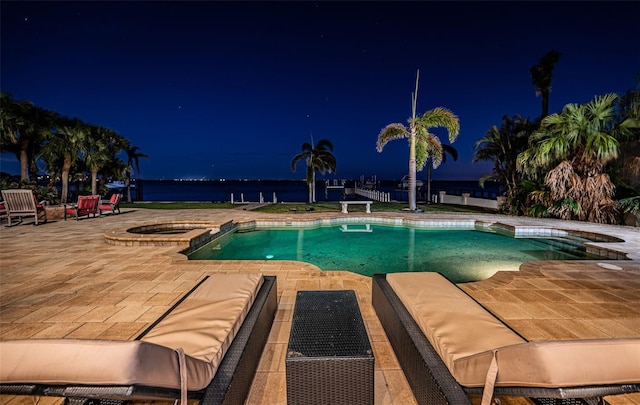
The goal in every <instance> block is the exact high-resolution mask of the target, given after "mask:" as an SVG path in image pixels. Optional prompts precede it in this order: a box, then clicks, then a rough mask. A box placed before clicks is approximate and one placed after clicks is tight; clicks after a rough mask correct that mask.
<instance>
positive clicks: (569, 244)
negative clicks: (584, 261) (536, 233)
mask: <svg viewBox="0 0 640 405" xmlns="http://www.w3.org/2000/svg"><path fill="white" fill-rule="evenodd" d="M579 239H580V238H565V237H563V238H553V237H545V238H531V242H532V243H534V244H536V245H538V246H545V247H547V248H548V250H554V251H559V252H562V253H565V254H567V255H570V256H571V257H573V258H578V259H580V258H584V255H585V253H586V251H587V248H586V247H585V245H584V241H586V239H583V240H579Z"/></svg>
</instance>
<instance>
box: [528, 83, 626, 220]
mask: <svg viewBox="0 0 640 405" xmlns="http://www.w3.org/2000/svg"><path fill="white" fill-rule="evenodd" d="M617 98H618V96H617V95H616V94H614V93H610V94H606V95H604V96H596V97H595V98H594V99H593V100H592V101H590V102H588V103H586V104H567V105H566V106H565V107H564V108H563V109H562V111H561V112H560V113H555V114H551V115H549V116H547V117H545V118H544V119H543V120H542V122H541V127H540V129H539V130H538V131H536V132H535V133H534V134H533V135H532V136H531V138H530V145H531V146H530V148H529V149H527V150H526V151H524V152H522V153H521V154H520V155H519V156H518V167H519V170H522V171H523V172H525V173H528V174H531V175H534V176H536V175H538V176H539V175H541V174H542V173H546V174H545V175H544V181H545V184H546V185H547V186H548V187H549V189H550V197H551V199H552V201H553V202H554V205H553V206H551V207H549V211H550V212H551V213H552V214H554V215H557V216H558V217H560V218H562V219H578V220H583V221H584V220H587V221H591V222H601V223H605V222H614V221H615V215H616V208H615V205H614V203H613V200H612V197H613V194H614V191H615V186H614V185H613V183H612V181H611V179H610V177H609V175H608V174H606V173H605V167H606V165H607V163H608V162H610V161H612V160H614V159H616V158H617V157H618V148H619V142H618V139H621V138H623V137H626V136H628V134H629V132H630V131H631V130H632V129H633V128H636V127H637V125H638V123H637V122H635V120H625V121H623V122H620V119H619V116H618V115H617V112H616V105H615V101H616V100H617ZM549 169H550V170H549Z"/></svg>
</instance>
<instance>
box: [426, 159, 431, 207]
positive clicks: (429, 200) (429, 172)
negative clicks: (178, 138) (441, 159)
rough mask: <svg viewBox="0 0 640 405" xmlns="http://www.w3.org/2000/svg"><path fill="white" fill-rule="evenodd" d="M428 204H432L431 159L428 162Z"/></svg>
mask: <svg viewBox="0 0 640 405" xmlns="http://www.w3.org/2000/svg"><path fill="white" fill-rule="evenodd" d="M427 204H431V158H429V159H428V160H427Z"/></svg>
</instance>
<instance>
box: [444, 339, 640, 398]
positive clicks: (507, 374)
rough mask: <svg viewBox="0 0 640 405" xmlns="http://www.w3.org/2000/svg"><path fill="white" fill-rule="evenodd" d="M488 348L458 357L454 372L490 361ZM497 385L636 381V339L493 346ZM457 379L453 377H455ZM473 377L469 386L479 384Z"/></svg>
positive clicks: (639, 342) (639, 364)
mask: <svg viewBox="0 0 640 405" xmlns="http://www.w3.org/2000/svg"><path fill="white" fill-rule="evenodd" d="M492 356H493V353H492V352H491V351H489V352H485V353H480V354H478V355H476V356H471V357H468V358H465V359H460V360H459V361H458V362H457V363H456V365H455V368H456V371H457V374H458V375H463V376H464V377H463V378H469V379H471V378H472V377H471V376H466V375H465V370H469V371H471V370H473V369H475V368H477V366H476V363H481V364H482V368H484V364H487V363H488V362H490V361H491V358H492ZM496 359H497V365H498V378H497V380H496V386H497V387H508V386H513V387H516V386H518V387H546V388H557V387H576V386H584V385H606V384H637V383H640V339H589V340H563V341H545V342H529V343H524V344H519V345H513V346H508V347H503V348H501V349H497V352H496ZM456 379H457V378H456ZM483 383H484V381H477V382H476V383H475V384H469V385H473V386H482V385H483Z"/></svg>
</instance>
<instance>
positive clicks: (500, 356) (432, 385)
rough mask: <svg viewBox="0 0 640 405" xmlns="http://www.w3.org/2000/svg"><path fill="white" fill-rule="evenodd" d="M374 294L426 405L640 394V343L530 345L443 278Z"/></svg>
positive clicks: (417, 277)
mask: <svg viewBox="0 0 640 405" xmlns="http://www.w3.org/2000/svg"><path fill="white" fill-rule="evenodd" d="M372 289H373V291H372V303H373V307H374V309H375V311H376V313H377V315H378V318H379V319H380V322H381V323H382V326H383V328H384V330H385V332H386V334H387V337H388V338H389V342H390V343H391V346H392V347H393V350H394V352H395V354H396V357H397V358H398V361H399V363H400V366H401V367H402V370H403V371H404V374H405V376H406V378H407V381H408V382H409V385H410V386H411V390H412V391H413V394H414V396H415V398H416V400H417V402H418V403H419V404H471V401H470V399H469V396H470V395H482V403H483V404H487V403H490V402H491V400H492V398H493V397H494V396H499V395H505V396H524V397H529V398H532V399H534V400H535V401H536V402H537V403H553V402H551V401H555V403H557V404H565V403H573V404H604V403H605V402H604V400H603V399H602V397H604V396H608V395H617V394H624V393H630V392H640V339H590V340H573V341H544V342H528V341H526V340H525V339H524V338H523V337H521V336H520V335H518V334H517V333H515V332H514V331H513V330H511V329H510V328H509V327H508V326H506V325H505V324H503V323H502V322H501V321H500V320H498V319H497V318H495V317H494V316H493V315H492V314H491V313H490V312H488V311H487V310H485V309H484V307H482V306H481V305H480V304H478V303H477V302H476V301H475V300H473V299H472V298H471V297H469V296H468V295H467V294H466V293H465V292H464V291H462V290H461V289H459V288H458V287H457V286H456V285H455V284H453V283H451V282H449V281H448V280H447V279H446V278H445V277H444V276H442V275H440V274H438V273H394V274H388V275H379V274H377V275H374V276H373V280H372ZM564 401H568V402H564Z"/></svg>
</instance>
